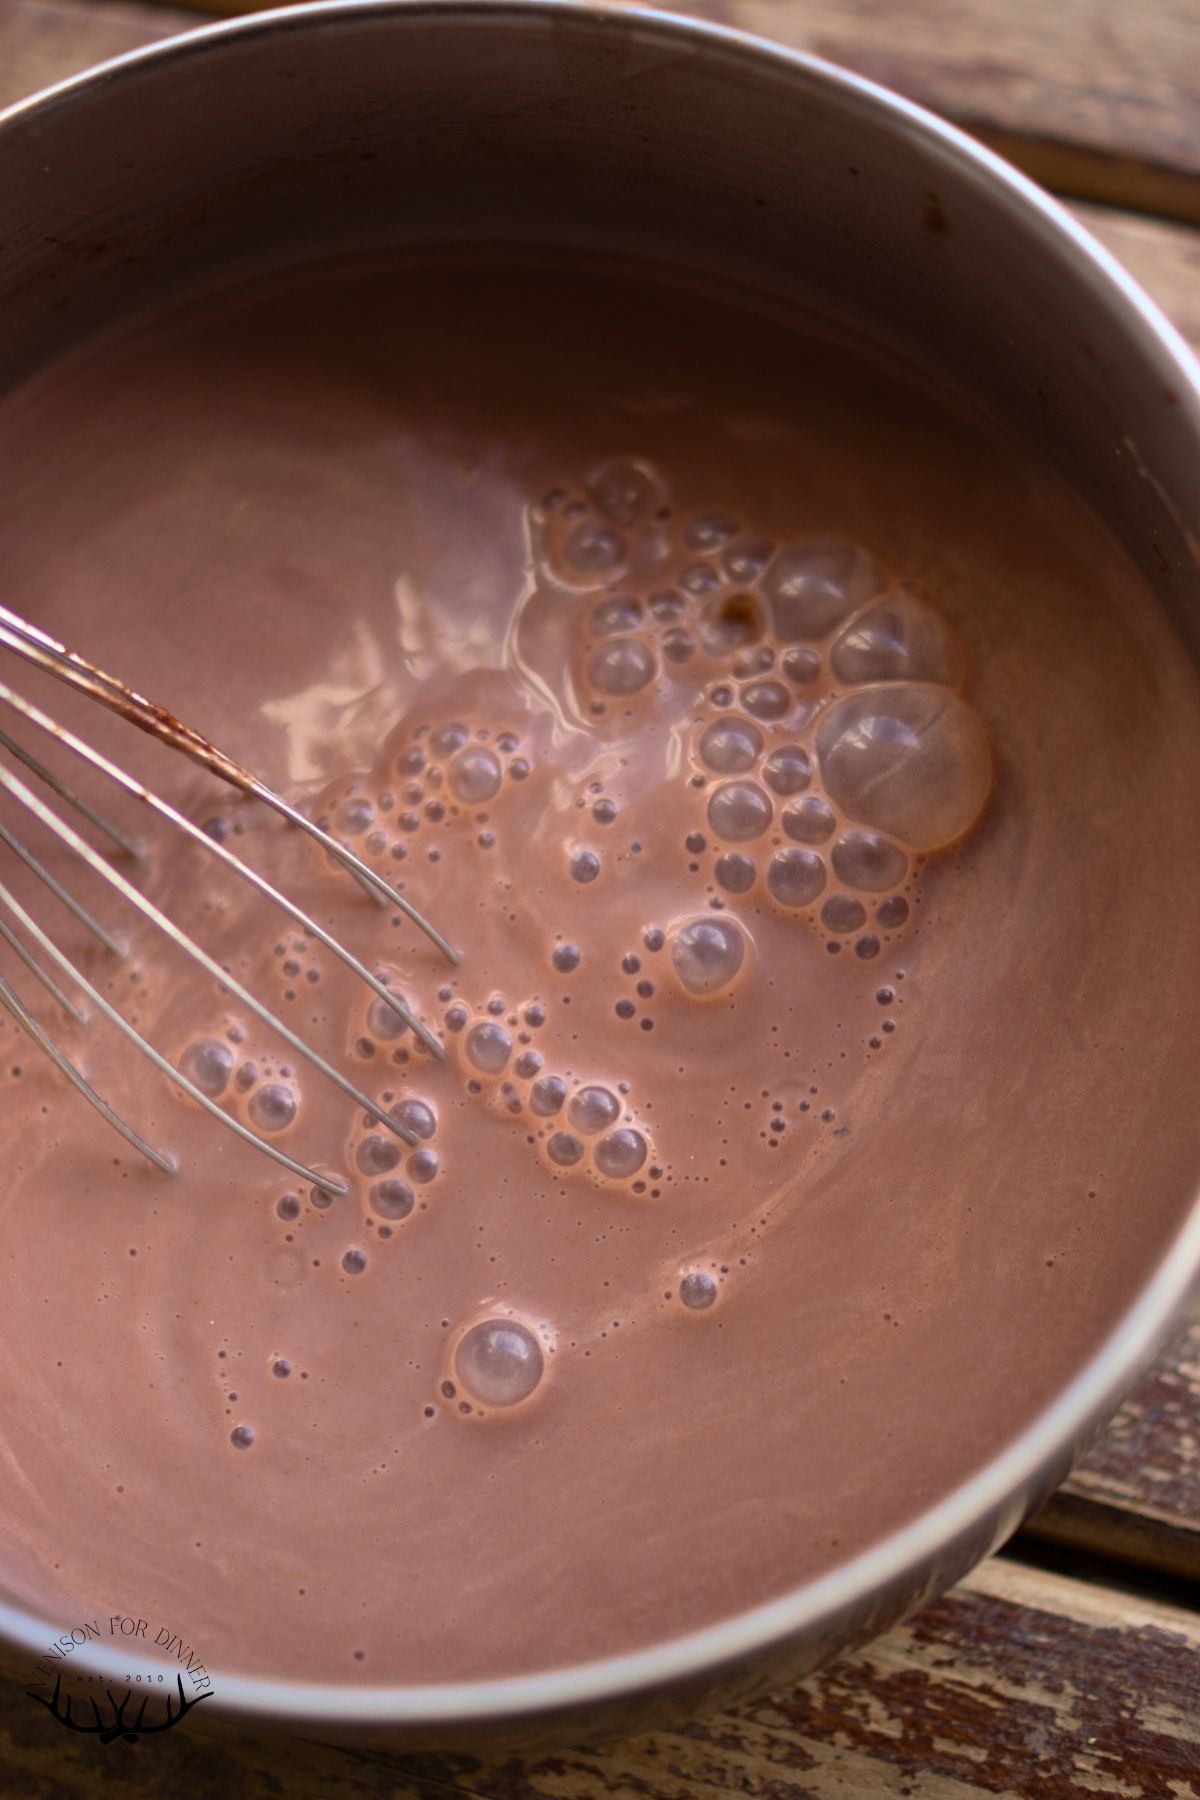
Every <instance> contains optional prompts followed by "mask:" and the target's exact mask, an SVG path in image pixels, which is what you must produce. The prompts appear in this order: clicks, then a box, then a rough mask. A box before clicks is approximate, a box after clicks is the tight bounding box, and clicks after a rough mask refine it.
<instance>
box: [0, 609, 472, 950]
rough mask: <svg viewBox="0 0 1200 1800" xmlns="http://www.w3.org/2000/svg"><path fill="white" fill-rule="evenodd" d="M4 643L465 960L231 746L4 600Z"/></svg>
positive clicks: (0, 615) (0, 621) (0, 620)
mask: <svg viewBox="0 0 1200 1800" xmlns="http://www.w3.org/2000/svg"><path fill="white" fill-rule="evenodd" d="M0 644H3V645H4V646H5V647H6V648H8V649H10V650H12V651H15V653H16V654H17V655H18V656H20V657H23V658H24V659H25V661H26V662H29V663H32V664H33V666H34V667H35V668H39V669H42V670H44V671H45V673H46V674H48V675H53V676H54V677H55V678H56V679H57V680H59V681H63V682H65V683H66V684H67V686H68V687H73V688H75V689H76V690H77V691H78V692H80V693H84V694H87V695H88V696H89V697H90V698H91V699H93V700H99V701H100V703H101V704H102V705H103V706H107V707H108V708H109V710H110V711H111V712H115V713H117V714H118V716H119V717H120V718H123V719H127V720H129V722H130V723H131V724H133V725H137V726H139V727H140V728H141V730H143V731H146V732H148V733H149V734H150V736H151V737H155V738H158V739H159V741H160V742H162V743H165V744H169V745H170V746H171V748H172V749H175V750H180V751H182V752H183V754H184V755H185V756H188V757H190V758H191V760H192V761H193V762H195V763H198V764H199V765H200V767H201V768H203V769H207V770H209V771H210V773H212V774H214V775H218V776H219V777H220V778H221V780H222V781H226V782H228V783H229V784H230V785H231V786H233V787H236V788H238V789H240V790H241V792H242V793H245V794H250V795H253V796H254V798H255V799H258V800H261V801H262V802H263V804H264V805H266V806H269V807H270V808H271V809H272V811H273V812H276V813H278V814H279V815H280V817H281V818H284V819H286V820H287V821H288V822H289V824H292V825H295V826H296V827H297V829H298V830H300V831H303V832H304V833H305V835H306V836H307V837H310V838H312V839H313V840H314V842H316V843H318V844H320V845H321V847H322V849H324V850H326V851H328V853H329V855H330V856H332V857H333V858H334V860H335V861H336V862H338V863H340V864H341V865H342V867H343V868H344V869H347V870H348V871H349V872H350V873H351V874H352V875H353V876H354V877H355V879H356V880H357V881H358V882H359V883H360V885H361V886H363V887H365V888H366V889H367V891H368V892H369V893H370V894H371V895H372V896H373V897H374V898H375V899H376V900H377V901H378V902H379V903H380V904H381V905H390V906H395V907H398V908H399V909H400V911H401V912H402V913H403V914H404V915H405V917H406V918H408V919H410V920H411V921H412V923H413V924H414V925H416V926H417V928H418V929H419V930H420V931H423V932H424V933H425V936H426V937H427V938H429V940H430V942H431V943H433V944H436V945H437V948H438V949H439V950H440V951H441V953H442V955H443V956H444V957H445V958H446V960H447V961H448V962H450V963H454V964H458V963H460V962H461V961H462V956H461V954H460V952H459V951H457V950H456V949H455V948H454V947H453V945H452V944H450V943H449V942H448V940H447V939H446V938H444V937H443V936H442V934H441V932H440V931H438V929H437V927H436V926H434V925H433V924H431V923H430V921H429V920H428V919H427V918H426V917H425V916H424V914H423V913H421V912H420V911H418V909H417V908H416V907H415V906H414V905H413V904H412V902H411V901H410V900H406V899H405V897H404V895H403V894H402V893H400V892H399V890H398V889H397V888H394V887H393V886H392V885H391V883H390V882H387V881H385V880H384V879H383V877H382V876H381V875H378V874H377V873H376V872H375V870H374V869H371V868H369V867H368V866H367V864H366V863H365V862H363V861H362V859H361V857H359V856H356V855H355V853H354V851H353V850H350V849H348V848H347V846H346V845H345V844H339V843H338V841H337V839H336V838H334V837H331V836H330V835H329V833H328V832H327V831H325V830H323V829H322V827H321V826H319V825H316V824H314V822H313V821H312V820H311V819H308V818H306V817H305V815H304V814H303V813H302V812H300V811H299V809H298V808H296V807H294V806H292V805H291V804H290V803H289V802H288V801H286V800H285V799H284V798H283V796H282V795H281V794H277V793H276V792H275V790H274V789H273V788H270V787H268V786H267V784H266V783H265V782H263V781H260V780H259V778H258V776H257V775H252V774H251V772H250V771H249V769H245V768H243V767H242V765H241V763H239V762H236V761H235V760H234V758H233V757H231V756H228V755H227V754H226V753H225V751H223V750H219V749H218V748H217V746H216V745H215V744H213V743H210V742H209V740H208V739H207V738H206V737H203V736H202V735H201V733H200V732H198V731H196V730H195V729H194V728H193V727H192V726H190V725H185V724H183V722H182V721H181V720H179V719H177V718H176V717H175V716H174V714H173V713H170V712H168V711H167V710H166V708H165V707H162V706H156V705H155V704H154V702H153V701H152V700H147V699H146V698H145V696H144V695H142V694H139V693H137V692H136V691H135V690H134V689H133V688H130V687H127V686H126V685H125V683H124V682H122V681H118V680H117V678H116V676H115V675H109V674H107V673H106V672H105V671H104V670H103V669H100V668H97V667H96V666H95V665H94V664H93V663H89V662H87V661H86V660H85V659H84V658H83V657H82V656H80V655H78V654H77V652H75V651H74V650H68V649H67V648H66V647H65V645H63V644H60V643H58V642H57V641H56V640H55V639H54V638H52V637H50V636H49V635H48V633H46V632H44V631H40V630H39V629H38V628H37V626H35V625H31V624H30V623H29V622H28V620H26V619H22V618H20V617H19V616H18V614H16V613H14V612H10V611H9V610H8V608H7V607H5V606H0Z"/></svg>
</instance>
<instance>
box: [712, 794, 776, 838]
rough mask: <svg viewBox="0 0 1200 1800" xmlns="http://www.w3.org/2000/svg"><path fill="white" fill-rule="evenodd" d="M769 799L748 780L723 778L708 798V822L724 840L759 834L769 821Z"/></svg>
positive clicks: (765, 829) (767, 825)
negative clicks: (724, 780)
mask: <svg viewBox="0 0 1200 1800" xmlns="http://www.w3.org/2000/svg"><path fill="white" fill-rule="evenodd" d="M771 817H772V812H771V802H770V800H768V798H767V796H766V795H765V794H764V793H763V791H762V789H761V788H760V787H756V786H755V784H754V783H753V782H752V781H726V782H722V784H721V786H720V787H719V788H717V789H716V790H715V792H714V793H713V794H712V796H711V798H710V799H709V802H708V822H709V824H710V825H711V826H712V828H713V830H714V831H715V832H716V834H717V836H718V837H720V838H724V839H725V840H726V842H727V843H735V844H741V843H747V842H748V841H749V840H750V839H751V838H757V837H761V836H762V834H763V832H764V831H767V830H768V829H769V828H770V824H771Z"/></svg>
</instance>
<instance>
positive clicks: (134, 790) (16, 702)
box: [0, 682, 445, 1059]
mask: <svg viewBox="0 0 1200 1800" xmlns="http://www.w3.org/2000/svg"><path fill="white" fill-rule="evenodd" d="M0 701H3V702H4V704H5V705H7V706H10V707H11V708H12V709H13V710H14V711H15V712H18V713H19V714H20V715H21V717H22V718H23V719H26V720H28V721H29V723H30V724H31V725H36V726H37V727H38V729H39V730H41V731H45V732H48V733H49V734H50V735H51V736H52V737H54V738H56V739H57V740H58V742H59V743H61V744H63V745H64V746H65V747H66V748H67V749H68V750H71V751H72V752H73V753H74V754H75V755H76V756H79V757H82V758H83V759H84V761H86V762H88V763H90V764H91V765H92V767H93V768H96V769H99V770H100V771H101V772H102V773H103V774H105V775H107V776H108V777H109V779H110V780H112V781H115V782H117V783H118V785H119V786H121V787H123V788H124V789H125V791H126V793H128V794H132V795H133V796H134V798H135V799H137V800H140V801H141V802H142V803H143V804H144V805H146V806H149V807H150V808H151V809H152V810H153V811H154V812H156V813H158V814H159V816H160V817H161V818H164V819H167V820H169V822H170V823H171V824H172V825H174V826H176V827H177V828H178V829H179V830H180V831H182V832H184V833H186V835H187V836H188V837H190V838H191V839H192V841H193V842H194V843H197V844H199V845H200V846H201V847H202V848H203V849H204V850H206V851H207V852H208V853H209V854H210V855H212V856H215V857H216V858H217V859H218V860H219V861H220V862H222V863H224V864H225V866H226V868H229V869H232V870H233V872H234V873H235V874H237V875H240V876H241V878H242V880H243V881H246V882H248V883H249V884H250V885H251V886H252V887H254V888H256V889H257V891H258V892H259V893H260V894H262V895H263V896H264V897H265V898H266V899H268V900H272V901H274V902H275V904H276V905H277V906H279V907H281V908H282V910H283V911H284V912H286V913H287V915H288V917H289V918H291V919H293V920H294V921H295V922H296V924H297V925H299V926H300V927H301V928H302V929H303V930H304V931H306V932H308V933H309V934H310V935H311V936H313V937H315V938H316V939H317V941H318V942H319V943H322V944H324V945H325V947H326V949H327V950H330V951H331V952H332V953H333V955H334V956H336V957H337V958H338V959H339V960H340V961H341V962H343V963H344V964H345V965H346V967H347V968H348V969H351V970H353V972H354V974H356V975H357V976H358V977H359V978H360V980H362V981H365V982H366V984H367V986H368V987H369V988H371V989H372V990H373V992H374V993H376V994H377V995H378V996H379V998H380V999H381V1000H384V1001H386V1003H387V1004H388V1005H389V1006H390V1007H391V1008H392V1010H393V1012H395V1013H397V1014H398V1015H399V1017H400V1018H401V1019H403V1021H404V1023H405V1024H406V1025H407V1026H408V1027H409V1028H410V1029H411V1030H412V1031H413V1032H414V1033H415V1035H416V1036H417V1037H418V1038H419V1039H420V1040H421V1042H422V1043H423V1044H424V1045H425V1047H426V1049H428V1050H430V1051H431V1052H432V1053H433V1055H434V1056H436V1057H438V1058H439V1059H440V1058H442V1057H444V1055H445V1050H444V1049H443V1046H442V1044H441V1041H440V1039H439V1038H437V1037H436V1036H435V1035H434V1033H433V1032H432V1031H430V1029H429V1027H428V1026H427V1025H425V1024H423V1023H422V1022H421V1020H420V1019H418V1018H417V1017H416V1015H415V1014H414V1013H412V1012H411V1011H410V1010H409V1008H408V1007H407V1006H406V1005H405V1003H404V1001H403V1000H402V999H401V998H400V996H399V995H398V994H394V993H393V992H392V991H391V989H390V988H389V987H387V986H386V985H385V984H384V983H383V982H382V981H380V980H379V978H378V976H375V975H372V973H371V971H370V970H369V969H368V968H367V967H366V965H365V964H364V963H362V962H360V961H359V959H358V958H357V957H356V956H354V955H352V954H351V952H350V951H349V950H347V949H346V947H345V945H344V944H341V943H339V942H338V940H337V938H335V937H333V936H332V935H331V934H330V933H329V932H328V931H326V930H325V928H324V926H322V925H321V924H319V923H318V921H317V920H316V919H314V918H312V917H311V915H310V914H308V913H306V912H305V911H304V910H303V908H302V907H299V906H297V905H296V904H295V902H294V901H292V900H289V899H288V897H287V895H286V894H283V893H281V892H280V891H279V889H278V888H276V887H274V886H272V884H271V883H270V882H269V881H267V879H266V878H265V876H262V875H260V874H259V873H258V871H257V870H256V869H253V868H251V867H250V865H249V864H248V863H245V862H243V861H242V859H241V858H240V857H238V856H235V855H234V854H233V852H232V851H231V850H228V849H226V847H225V845H224V844H220V843H218V842H217V841H216V840H215V839H214V838H212V837H210V836H209V834H208V832H206V831H205V830H204V829H203V827H202V826H199V825H197V824H195V823H194V822H193V821H192V820H191V819H189V818H188V817H187V816H186V815H185V814H184V813H181V812H179V811H178V810H177V808H175V807H174V806H172V805H171V804H170V802H169V801H167V800H164V799H163V798H162V797H161V795H159V794H156V793H154V791H153V790H152V789H151V788H147V787H145V786H143V784H142V783H141V782H140V781H135V780H134V778H133V777H132V776H131V775H129V774H127V773H126V771H125V770H124V769H122V768H121V767H120V765H119V764H117V763H114V762H111V761H110V760H109V758H108V757H106V756H104V755H102V754H101V752H100V751H99V750H96V749H94V748H93V747H92V745H90V744H88V743H85V742H84V740H83V739H82V738H78V737H76V736H75V734H74V732H71V731H68V730H67V728H66V727H65V726H64V725H60V724H59V723H58V722H57V720H55V719H52V718H50V716H49V714H47V713H44V712H43V711H42V710H41V708H40V707H37V706H33V705H31V704H30V702H29V701H28V700H24V699H22V697H21V696H20V695H19V694H15V693H14V692H13V691H12V689H11V688H8V687H5V686H4V684H3V683H2V682H0ZM3 741H4V733H3V732H0V742H3ZM30 760H32V759H30Z"/></svg>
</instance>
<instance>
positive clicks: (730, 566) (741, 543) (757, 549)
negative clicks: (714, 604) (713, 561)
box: [721, 538, 775, 587]
mask: <svg viewBox="0 0 1200 1800" xmlns="http://www.w3.org/2000/svg"><path fill="white" fill-rule="evenodd" d="M774 554H775V546H774V544H772V543H771V542H770V540H769V539H767V538H739V540H738V542H737V543H736V544H730V546H729V548H728V550H726V552H725V554H724V556H722V558H721V567H722V568H723V569H724V571H725V573H726V575H728V577H729V579H730V581H740V582H743V583H745V585H746V586H747V587H749V586H750V585H751V583H752V582H755V581H757V580H758V578H759V576H760V575H761V574H762V572H763V570H764V569H765V568H766V566H767V564H768V563H769V562H770V560H771V558H772V556H773V555H774Z"/></svg>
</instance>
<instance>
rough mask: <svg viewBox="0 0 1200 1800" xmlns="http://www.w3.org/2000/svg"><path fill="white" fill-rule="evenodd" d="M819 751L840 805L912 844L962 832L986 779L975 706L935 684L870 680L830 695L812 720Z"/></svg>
mask: <svg viewBox="0 0 1200 1800" xmlns="http://www.w3.org/2000/svg"><path fill="white" fill-rule="evenodd" d="M817 755H818V758H819V760H820V764H821V774H822V776H823V777H824V781H825V787H826V791H827V792H828V794H829V796H830V798H831V799H832V800H833V801H834V802H835V803H836V804H837V805H838V806H840V807H841V809H842V811H843V812H844V813H846V814H847V815H848V817H850V818H852V819H854V820H855V821H856V822H857V823H859V824H861V825H867V826H871V827H873V828H874V829H875V830H876V831H884V832H887V833H888V835H889V836H891V837H895V838H899V839H900V841H901V843H904V844H907V845H908V847H909V848H910V849H911V850H939V849H941V848H942V847H943V846H944V845H946V844H952V843H953V842H954V840H955V839H956V838H960V837H961V836H962V835H963V833H964V832H965V831H967V830H968V829H969V828H970V826H972V825H973V824H974V823H975V820H976V819H977V818H978V817H979V815H980V813H981V812H982V811H983V808H984V805H985V803H986V801H987V797H988V791H989V789H990V787H991V782H992V753H991V749H990V747H989V745H988V741H987V737H986V735H985V733H984V729H983V726H982V725H981V723H980V721H979V718H978V716H977V714H976V713H975V712H974V710H973V709H972V708H971V707H970V706H968V705H967V703H966V701H965V700H962V699H960V698H959V696H958V695H957V694H952V693H949V692H948V691H947V690H946V689H945V688H939V687H918V686H898V687H885V688H876V689H873V690H870V691H868V692H866V693H861V694H851V695H848V696H847V697H846V698H845V699H844V700H839V701H837V702H836V703H835V704H834V705H833V706H831V707H830V709H829V711H828V712H827V713H825V714H824V716H823V717H822V719H821V720H820V723H819V724H818V726H817Z"/></svg>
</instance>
